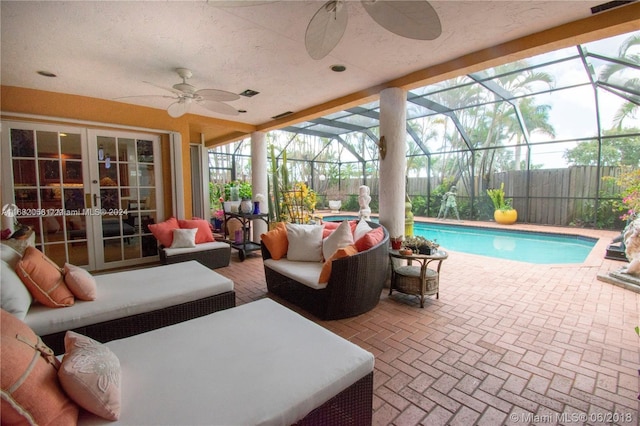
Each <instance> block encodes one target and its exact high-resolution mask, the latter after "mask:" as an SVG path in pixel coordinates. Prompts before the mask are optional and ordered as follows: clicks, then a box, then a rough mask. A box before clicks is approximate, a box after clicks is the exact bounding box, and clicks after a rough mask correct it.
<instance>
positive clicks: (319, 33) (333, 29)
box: [304, 0, 347, 59]
mask: <svg viewBox="0 0 640 426" xmlns="http://www.w3.org/2000/svg"><path fill="white" fill-rule="evenodd" d="M346 28H347V7H346V5H345V4H344V3H343V1H342V0H331V1H328V2H326V3H325V4H324V5H323V6H322V7H321V8H320V9H319V10H318V11H317V12H316V14H315V15H313V18H311V21H310V22H309V25H307V31H306V33H305V35H304V44H305V46H306V48H307V52H308V53H309V56H311V57H312V58H313V59H322V58H324V57H325V56H327V55H328V54H329V52H331V51H332V50H333V48H334V47H336V45H337V44H338V43H339V42H340V39H341V38H342V35H343V34H344V30H345V29H346Z"/></svg>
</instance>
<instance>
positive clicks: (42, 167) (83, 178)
mask: <svg viewBox="0 0 640 426" xmlns="http://www.w3.org/2000/svg"><path fill="white" fill-rule="evenodd" d="M1 146H2V170H3V173H2V177H3V187H2V204H3V206H5V205H7V204H15V206H16V208H17V210H16V212H17V217H16V219H17V220H18V222H19V223H21V224H23V225H28V226H30V227H32V228H33V229H34V231H35V233H36V245H37V247H38V248H39V249H41V250H42V251H43V252H44V253H45V254H47V256H49V257H50V258H51V259H52V260H53V261H54V262H56V263H57V264H58V265H59V266H62V265H63V264H64V263H65V262H68V263H72V264H74V265H79V266H84V267H86V268H87V269H89V270H97V269H108V268H113V267H121V266H129V265H134V264H140V263H145V262H149V261H155V260H157V249H156V242H155V239H154V238H153V236H151V234H150V232H149V229H148V225H149V224H150V223H154V222H157V218H158V217H162V211H161V210H162V209H161V206H162V205H163V203H162V191H161V182H162V176H161V159H160V142H159V137H158V136H156V135H150V134H146V133H133V132H124V131H104V130H93V129H86V128H78V127H69V126H63V125H43V124H37V123H23V122H3V123H2V145H1ZM5 171H11V173H10V174H9V173H5Z"/></svg>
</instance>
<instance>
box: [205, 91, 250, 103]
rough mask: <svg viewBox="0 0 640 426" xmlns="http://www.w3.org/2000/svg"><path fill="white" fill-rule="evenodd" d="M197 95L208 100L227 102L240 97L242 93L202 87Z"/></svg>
mask: <svg viewBox="0 0 640 426" xmlns="http://www.w3.org/2000/svg"><path fill="white" fill-rule="evenodd" d="M194 95H196V96H200V97H202V99H204V100H206V101H218V102H227V101H235V100H238V99H240V95H238V94H236V93H232V92H227V91H224V90H218V89H201V90H198V91H196V92H195V93H194Z"/></svg>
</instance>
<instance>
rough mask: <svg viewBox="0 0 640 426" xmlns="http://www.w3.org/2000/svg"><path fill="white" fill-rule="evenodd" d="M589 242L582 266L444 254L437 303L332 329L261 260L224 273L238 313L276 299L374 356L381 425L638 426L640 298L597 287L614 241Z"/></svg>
mask: <svg viewBox="0 0 640 426" xmlns="http://www.w3.org/2000/svg"><path fill="white" fill-rule="evenodd" d="M485 226H495V225H492V224H489V223H487V224H486V225H485ZM514 226H515V228H516V229H526V230H537V231H543V232H549V231H558V232H566V229H565V228H549V227H536V226H533V225H514ZM581 232H582V233H583V234H584V235H585V236H591V237H596V238H600V239H599V242H598V243H597V244H596V246H595V247H594V249H593V251H592V253H591V255H589V256H588V258H587V260H586V261H585V262H583V263H581V264H568V265H535V264H530V263H525V262H516V261H508V260H496V259H492V258H488V257H485V256H478V255H472V254H465V253H460V252H453V251H448V254H449V259H448V260H447V267H445V268H443V269H442V276H441V278H440V298H439V299H435V298H427V300H426V301H425V307H424V309H420V305H419V299H418V298H416V297H414V296H408V295H401V294H398V293H394V295H393V296H391V297H389V296H388V289H385V290H383V292H382V294H381V300H380V303H379V304H378V306H376V307H375V308H374V309H373V310H371V311H369V312H367V313H365V314H362V315H360V316H357V317H353V318H347V319H343V320H334V321H320V320H317V319H316V318H314V317H312V316H309V314H306V313H305V312H304V311H303V310H301V309H297V308H296V307H295V306H294V305H291V304H287V303H286V302H285V301H283V300H280V299H278V298H277V297H275V296H272V295H270V294H269V293H268V292H267V288H266V283H265V281H264V279H265V278H264V271H263V267H262V260H261V258H260V257H249V258H247V259H246V260H245V261H244V262H242V263H241V262H240V261H239V259H238V258H237V256H236V255H232V260H231V263H230V265H229V266H228V267H226V268H221V269H218V270H217V271H218V272H219V273H220V274H223V275H225V276H227V277H229V278H231V279H232V280H233V281H234V283H235V290H236V295H237V303H238V305H241V304H245V303H248V302H250V301H253V300H258V299H261V298H264V297H272V298H274V299H275V300H277V301H278V302H280V303H283V304H285V305H286V306H288V307H290V308H292V309H294V310H296V311H297V312H299V313H301V314H302V315H305V316H307V317H309V318H311V319H313V320H314V321H315V322H317V323H318V324H320V325H322V326H323V327H326V328H327V329H329V330H331V331H333V332H335V333H336V334H338V335H340V336H342V337H344V338H346V339H348V340H350V341H352V342H354V343H356V344H357V345H359V346H361V347H362V348H364V349H366V350H368V351H371V352H372V353H373V354H374V355H375V370H374V401H373V408H374V414H373V424H375V425H389V424H393V425H418V424H424V425H445V424H446V425H471V424H473V425H498V424H512V425H516V424H559V423H562V424H571V422H570V421H568V420H565V421H561V419H563V418H564V419H571V418H572V417H571V416H574V415H575V416H576V417H575V419H583V417H578V416H579V415H580V416H582V413H586V415H587V416H588V417H587V418H586V419H585V420H584V421H583V420H579V421H578V420H576V421H574V424H584V423H587V424H603V423H606V424H619V425H625V424H638V408H639V405H638V399H637V398H638V392H639V383H640V382H639V380H638V363H639V361H640V345H639V344H638V336H637V335H636V334H635V332H634V327H636V326H637V325H638V321H639V318H640V293H635V292H632V291H629V290H625V289H623V288H621V287H618V286H615V285H611V284H608V283H604V282H601V281H598V280H597V279H596V276H597V274H598V273H601V272H607V271H610V270H615V269H617V268H619V267H620V262H619V261H614V260H608V259H604V252H605V249H606V245H607V244H608V243H609V242H610V241H611V238H613V237H614V236H615V233H614V232H612V231H596V230H581ZM562 413H564V414H563V415H564V416H565V417H560V414H562ZM606 419H610V421H609V420H606Z"/></svg>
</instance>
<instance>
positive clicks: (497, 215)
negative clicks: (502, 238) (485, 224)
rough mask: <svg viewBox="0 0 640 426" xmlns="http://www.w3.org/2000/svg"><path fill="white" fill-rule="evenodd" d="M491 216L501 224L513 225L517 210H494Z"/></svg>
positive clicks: (516, 218)
mask: <svg viewBox="0 0 640 426" xmlns="http://www.w3.org/2000/svg"><path fill="white" fill-rule="evenodd" d="M493 218H494V219H495V221H496V223H499V224H501V225H513V224H514V223H516V220H518V212H517V211H516V210H515V209H511V210H496V211H494V212H493Z"/></svg>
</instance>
